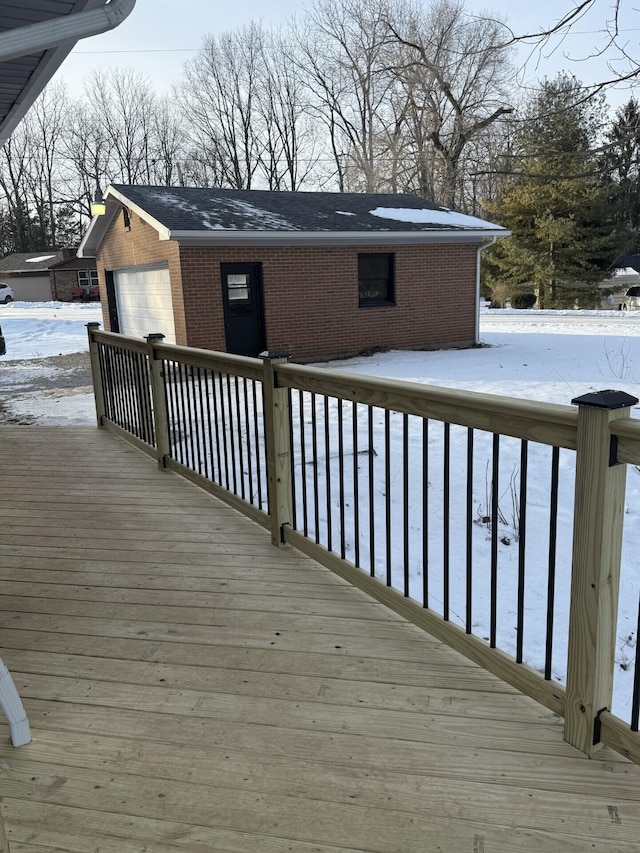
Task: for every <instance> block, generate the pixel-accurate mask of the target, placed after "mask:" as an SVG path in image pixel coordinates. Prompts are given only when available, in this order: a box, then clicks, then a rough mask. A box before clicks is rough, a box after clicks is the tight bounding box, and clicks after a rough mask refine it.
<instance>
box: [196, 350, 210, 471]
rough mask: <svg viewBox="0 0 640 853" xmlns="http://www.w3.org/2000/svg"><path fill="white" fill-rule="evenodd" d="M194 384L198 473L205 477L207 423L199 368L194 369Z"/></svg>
mask: <svg viewBox="0 0 640 853" xmlns="http://www.w3.org/2000/svg"><path fill="white" fill-rule="evenodd" d="M194 381H195V383H196V385H197V388H198V396H197V400H198V405H197V407H196V408H197V410H198V414H197V421H198V473H199V474H200V476H201V477H206V476H207V473H208V463H207V459H208V455H209V454H208V453H207V423H206V418H205V411H204V395H203V393H202V370H201V368H199V367H196V369H195V380H194Z"/></svg>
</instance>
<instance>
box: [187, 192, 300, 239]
mask: <svg viewBox="0 0 640 853" xmlns="http://www.w3.org/2000/svg"><path fill="white" fill-rule="evenodd" d="M224 204H225V205H226V206H227V207H228V208H229V211H230V212H233V213H239V214H240V215H241V216H243V217H246V218H247V219H248V220H249V221H251V223H252V224H253V227H254V228H255V229H257V230H265V231H273V230H280V229H283V230H285V231H288V230H291V229H293V228H294V226H293V224H292V223H291V222H289V221H288V220H287V219H285V217H284V216H280V214H278V213H273V212H272V211H270V210H264V209H263V208H261V207H257V206H256V205H255V204H251V203H250V202H247V201H241V200H240V199H235V198H229V199H225V200H224ZM218 215H219V212H218V211H213V212H212V214H211V215H207V214H205V215H204V216H203V217H202V224H203V225H204V227H205V228H208V229H220V228H223V229H224V228H225V226H224V225H221V224H220V223H219V222H215V221H214V222H212V221H211V218H212V217H214V216H218ZM229 230H233V229H232V228H230V229H229Z"/></svg>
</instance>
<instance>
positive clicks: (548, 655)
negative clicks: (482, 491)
mask: <svg viewBox="0 0 640 853" xmlns="http://www.w3.org/2000/svg"><path fill="white" fill-rule="evenodd" d="M559 470H560V448H559V447H554V448H553V449H552V451H551V505H550V507H549V513H550V520H549V574H548V580H547V636H546V643H545V657H544V677H545V678H546V679H547V681H549V680H550V679H551V662H552V656H553V610H554V602H555V591H556V543H557V539H558V480H559Z"/></svg>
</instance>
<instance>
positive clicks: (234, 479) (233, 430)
mask: <svg viewBox="0 0 640 853" xmlns="http://www.w3.org/2000/svg"><path fill="white" fill-rule="evenodd" d="M226 385H227V417H228V419H229V422H228V427H229V448H230V451H231V480H232V482H233V494H234V495H237V494H238V471H237V469H236V442H235V436H236V427H235V423H234V419H233V399H232V395H231V375H230V374H229V373H227V382H226Z"/></svg>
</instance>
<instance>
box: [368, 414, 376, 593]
mask: <svg viewBox="0 0 640 853" xmlns="http://www.w3.org/2000/svg"><path fill="white" fill-rule="evenodd" d="M367 440H368V442H369V557H370V561H371V565H370V567H369V574H370V575H371V577H374V576H375V573H376V525H375V517H376V516H375V504H376V501H375V480H374V471H373V457H374V454H375V450H374V447H373V406H368V407H367Z"/></svg>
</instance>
